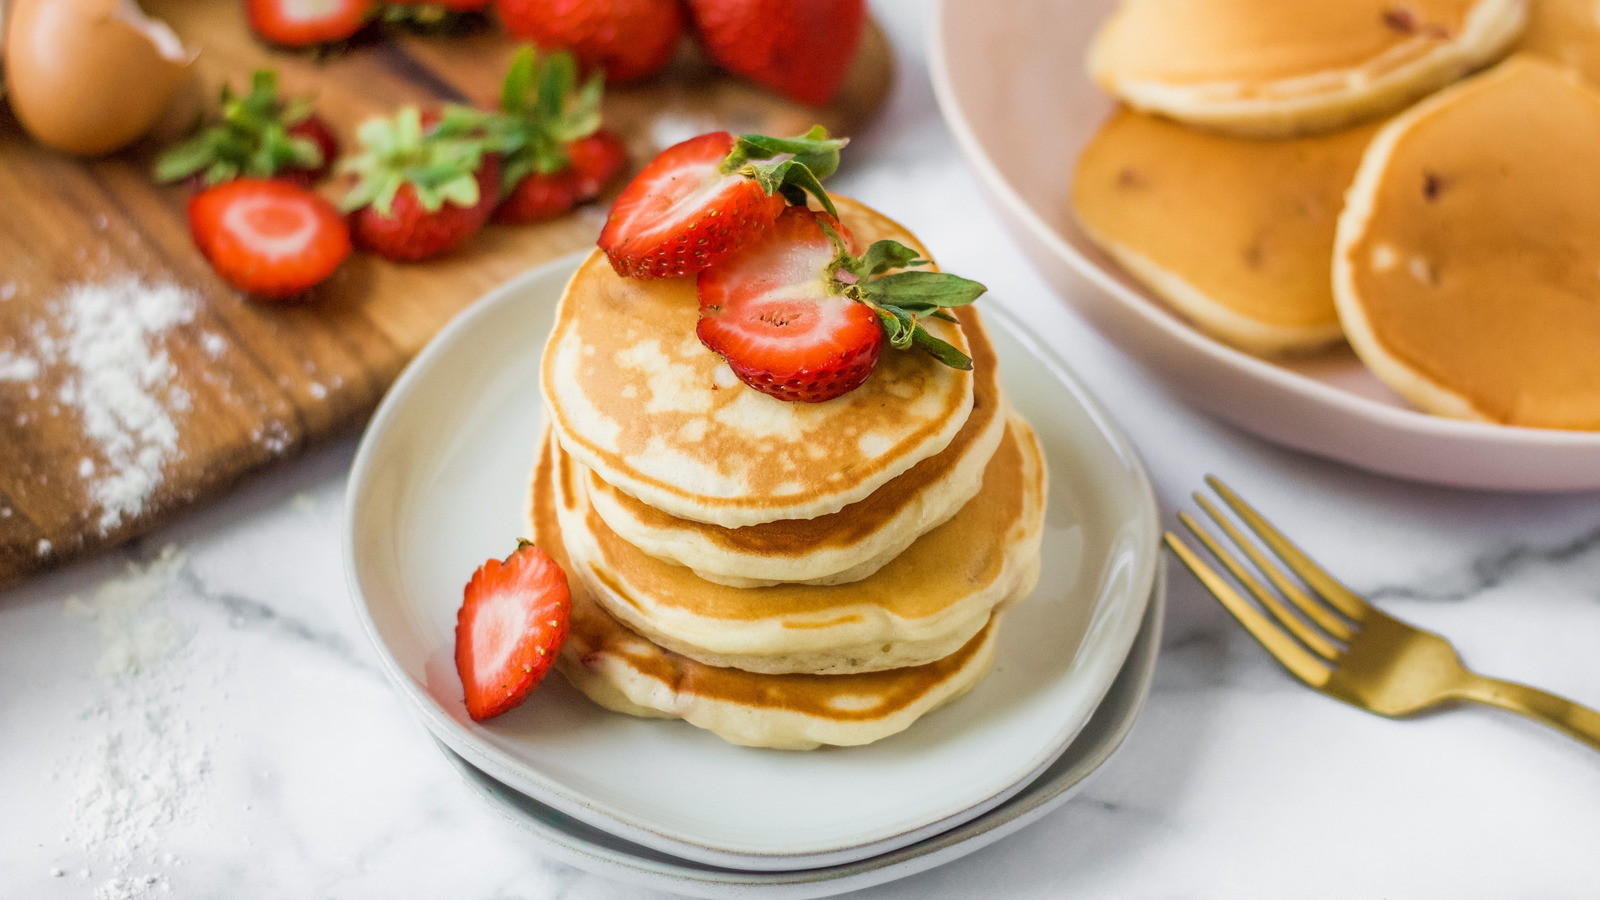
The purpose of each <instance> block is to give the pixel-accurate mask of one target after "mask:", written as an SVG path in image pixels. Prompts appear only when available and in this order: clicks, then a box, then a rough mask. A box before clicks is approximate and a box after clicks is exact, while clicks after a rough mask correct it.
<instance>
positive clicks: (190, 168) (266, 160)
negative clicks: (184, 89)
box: [155, 69, 324, 187]
mask: <svg viewBox="0 0 1600 900" xmlns="http://www.w3.org/2000/svg"><path fill="white" fill-rule="evenodd" d="M220 103H221V113H220V116H219V117H218V121H217V122H216V123H215V124H212V125H208V126H206V127H204V128H202V129H200V130H199V131H197V132H196V133H195V135H194V136H193V137H191V138H189V139H188V140H186V141H182V142H180V143H177V144H174V145H173V146H171V147H168V148H167V149H166V150H165V151H163V152H162V154H161V156H160V157H158V158H157V159H156V166H155V177H156V180H157V181H161V182H168V181H177V180H179V179H182V178H187V177H189V176H190V175H194V174H196V173H200V172H203V173H205V174H204V179H205V183H206V186H207V187H210V186H213V185H217V184H221V183H222V182H224V181H231V180H233V179H235V178H238V177H239V176H240V175H248V176H250V177H252V178H271V177H272V176H274V175H276V174H278V173H279V172H280V171H283V170H284V169H305V170H307V171H310V170H313V169H317V168H318V167H320V166H321V165H322V163H323V162H324V160H323V159H322V148H321V147H319V146H318V145H317V142H316V141H313V140H311V139H309V138H304V137H296V136H294V135H291V134H289V131H288V129H289V128H291V127H293V126H295V125H298V124H300V123H301V122H303V121H305V120H306V119H307V118H309V117H310V116H311V99H310V98H309V97H295V98H292V99H289V100H284V99H283V98H281V97H279V96H278V74H277V73H276V72H274V71H273V70H271V69H257V70H255V72H253V73H252V74H251V76H250V92H249V93H247V94H244V95H243V96H239V95H236V94H234V93H233V89H232V88H230V87H229V86H228V85H227V83H224V84H223V85H222V91H221V100H220Z"/></svg>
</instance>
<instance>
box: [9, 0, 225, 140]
mask: <svg viewBox="0 0 1600 900" xmlns="http://www.w3.org/2000/svg"><path fill="white" fill-rule="evenodd" d="M9 6H10V9H9V15H8V18H9V19H10V22H9V23H8V27H7V29H6V36H5V73H6V82H7V84H8V86H9V97H10V101H11V109H12V112H14V113H15V114H16V116H17V119H18V121H20V122H21V123H22V126H23V127H24V128H25V129H27V131H28V133H29V134H31V135H33V137H34V138H35V139H36V140H38V141H39V142H40V143H42V144H45V145H47V146H50V147H55V148H56V149H58V150H64V151H66V152H68V153H76V154H80V155H83V156H98V155H100V154H103V153H109V152H111V151H112V150H115V149H117V148H119V147H122V146H124V145H126V144H128V143H130V142H132V141H134V140H135V139H137V138H138V137H140V136H141V135H143V134H144V133H145V132H146V131H148V130H149V129H150V127H151V126H152V125H153V124H155V122H156V120H157V119H159V118H160V117H161V113H162V110H163V109H165V108H166V105H167V101H168V100H169V99H170V98H171V97H172V93H173V91H175V90H176V89H177V88H178V86H179V85H180V84H181V83H182V82H183V80H184V77H185V75H186V73H187V71H188V68H189V65H190V63H192V62H193V61H194V57H193V55H192V54H189V53H186V52H184V50H183V49H182V47H181V46H179V45H178V43H177V40H176V38H175V37H173V36H172V34H171V32H170V31H168V30H166V28H165V26H162V25H157V26H155V28H156V30H158V31H159V32H164V34H161V35H160V36H159V37H157V36H153V35H152V34H150V33H147V31H148V29H147V28H146V27H145V24H144V23H147V22H148V21H149V20H146V19H145V18H144V15H143V13H141V12H140V11H139V8H138V6H137V5H136V4H135V3H133V2H132V0H13V2H11V3H10V4H9Z"/></svg>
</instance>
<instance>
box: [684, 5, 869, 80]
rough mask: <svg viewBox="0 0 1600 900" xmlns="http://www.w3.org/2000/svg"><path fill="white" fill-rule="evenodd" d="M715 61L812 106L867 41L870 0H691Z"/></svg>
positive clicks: (694, 16) (698, 27)
mask: <svg viewBox="0 0 1600 900" xmlns="http://www.w3.org/2000/svg"><path fill="white" fill-rule="evenodd" d="M689 15H690V17H691V18H692V19H693V20H694V27H695V29H696V30H697V31H698V33H699V35H700V41H701V43H703V44H704V45H705V48H706V52H707V53H708V54H709V55H710V56H711V59H712V60H713V61H715V62H716V63H717V64H718V65H720V66H722V67H723V68H724V69H727V70H728V71H730V72H732V73H734V74H735V75H743V76H744V77H746V78H748V79H750V80H751V81H754V82H756V83H757V84H761V85H765V86H766V87H769V88H772V89H774V90H776V91H778V92H779V93H781V94H783V95H784V96H786V97H790V98H792V99H794V100H798V101H800V102H801V103H806V104H810V105H811V106H822V105H823V104H825V103H827V102H828V100H829V98H831V97H832V96H833V95H834V92H835V91H837V90H838V89H839V85H840V84H841V83H842V82H843V81H844V76H845V72H846V71H847V70H848V69H849V68H850V61H851V60H852V59H854V58H855V55H856V46H857V45H858V44H859V43H860V41H861V26H862V23H863V22H864V21H865V19H866V4H865V2H864V0H689Z"/></svg>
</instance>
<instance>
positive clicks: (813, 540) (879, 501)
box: [585, 299, 1332, 587]
mask: <svg viewBox="0 0 1600 900" xmlns="http://www.w3.org/2000/svg"><path fill="white" fill-rule="evenodd" d="M1329 305H1330V307H1331V305H1332V300H1331V299H1330V300H1329ZM963 330H964V331H965V332H966V335H967V341H968V343H969V344H970V346H971V348H972V370H973V393H972V412H971V413H970V414H969V415H968V416H967V421H966V423H965V424H964V425H962V426H961V430H960V431H958V432H956V436H955V438H954V439H952V440H951V441H950V443H949V445H948V446H946V447H945V448H944V449H943V450H941V451H940V452H939V453H938V454H936V455H934V456H930V457H928V458H927V459H924V460H922V461H921V462H919V463H917V464H916V465H914V466H912V467H911V468H910V469H908V470H906V471H905V472H904V473H902V474H901V475H899V476H897V477H895V478H894V479H892V480H890V481H889V482H888V483H887V484H885V485H884V486H883V487H880V488H878V489H877V490H875V491H873V492H872V494H871V496H869V497H867V498H866V499H864V500H858V501H856V502H855V503H852V504H850V505H849V506H846V507H845V508H844V509H841V510H839V511H838V512H836V513H831V514H829V515H825V516H817V517H816V518H814V519H782V520H779V521H777V522H767V523H764V524H761V525H746V526H745V527H743V528H724V527H722V526H720V525H709V524H706V523H704V522H695V521H691V520H689V519H679V518H677V517H675V516H671V515H668V514H666V513H664V512H661V511H660V510H658V509H655V508H654V507H651V506H647V505H645V504H644V503H642V502H640V501H639V500H637V499H635V498H633V497H630V496H628V495H627V494H626V493H624V492H622V491H620V490H617V489H616V488H614V487H612V486H611V485H609V484H606V483H605V482H604V481H602V480H601V479H600V478H599V476H597V475H595V474H594V473H593V472H589V471H588V470H585V472H586V473H587V476H588V483H587V486H586V487H587V493H588V496H589V500H590V502H591V503H593V504H594V507H595V511H596V512H597V513H599V514H600V518H601V519H603V520H605V523H606V525H607V526H608V527H610V528H611V530H612V531H614V532H616V533H617V535H618V536H619V537H621V538H622V539H623V540H625V541H627V542H628V543H630V544H632V545H633V546H635V547H637V548H639V549H640V550H642V551H644V552H645V553H647V554H649V555H651V556H654V557H656V558H657V559H663V560H666V561H668V562H673V563H677V564H679V565H684V566H688V567H689V568H691V569H693V570H694V573H695V574H696V575H698V576H700V577H701V578H704V579H706V580H707V581H712V582H716V583H718V584H725V585H732V586H734V587H761V586H765V585H771V584H778V583H780V582H804V583H809V584H843V583H846V582H850V581H859V580H860V579H862V578H865V577H867V576H868V575H871V574H872V573H873V572H876V571H877V570H878V569H880V568H882V567H883V565H884V564H885V563H887V562H888V561H889V560H891V559H893V558H894V557H895V556H897V555H899V553H900V552H901V551H902V550H904V549H905V548H906V547H908V546H910V545H911V542H912V541H914V540H916V539H917V538H918V537H919V536H920V535H922V534H924V533H925V532H927V531H929V530H930V529H932V528H934V527H936V526H938V525H940V524H942V523H944V522H945V521H946V520H948V519H949V518H950V517H951V516H953V515H955V513H956V510H958V509H960V508H961V507H962V505H964V504H965V503H966V502H967V501H968V500H971V499H972V497H973V495H975V494H976V493H978V488H979V487H980V486H981V485H982V484H983V470H984V468H985V466H986V465H987V463H988V461H989V457H990V456H992V455H993V454H994V451H995V448H996V447H998V446H999V445H1000V439H1001V436H1002V435H1003V434H1004V433H1005V427H1006V425H1005V422H1006V410H1005V406H1006V403H1005V398H1004V397H1003V396H1002V395H1001V392H1000V368H999V364H998V363H999V361H998V360H997V359H996V358H995V355H994V347H993V346H992V345H991V344H990V343H989V338H988V336H987V335H986V334H985V332H984V329H983V327H982V325H980V324H979V322H978V320H977V319H976V317H975V316H974V315H969V316H967V317H966V318H965V320H964V324H963Z"/></svg>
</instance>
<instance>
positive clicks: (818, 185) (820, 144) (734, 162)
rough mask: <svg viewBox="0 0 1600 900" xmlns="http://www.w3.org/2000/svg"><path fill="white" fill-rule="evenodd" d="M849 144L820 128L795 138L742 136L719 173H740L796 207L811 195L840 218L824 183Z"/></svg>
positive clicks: (762, 135)
mask: <svg viewBox="0 0 1600 900" xmlns="http://www.w3.org/2000/svg"><path fill="white" fill-rule="evenodd" d="M849 142H850V139H849V138H829V137H828V131H827V129H825V128H823V127H822V126H821V125H816V126H813V127H812V129H811V130H810V131H808V132H806V133H805V134H803V135H801V136H799V137H794V138H775V137H768V136H767V135H764V134H742V135H740V136H739V137H738V139H737V140H735V141H734V143H733V150H732V151H730V152H729V153H728V156H727V158H726V159H724V160H723V161H722V164H721V165H720V166H718V171H719V172H721V173H722V174H724V175H731V174H733V173H734V172H738V173H739V174H740V175H743V176H745V177H746V178H749V179H752V180H753V181H755V182H756V183H757V184H759V185H761V189H762V190H763V191H766V192H767V193H768V194H777V193H782V194H783V197H784V199H785V200H787V201H789V202H790V203H792V204H794V205H795V206H801V205H804V203H805V195H807V194H810V195H811V196H813V197H816V198H817V202H819V203H821V204H822V208H823V209H826V210H827V211H828V214H829V215H832V216H834V217H835V218H837V217H838V215H839V213H838V211H837V210H835V209H834V206H833V200H832V199H831V198H829V196H828V192H827V191H826V190H824V189H823V187H822V179H824V178H826V177H828V176H829V175H832V174H833V173H834V171H835V170H837V169H838V168H839V151H840V149H842V148H843V147H844V146H845V145H846V144H848V143H849Z"/></svg>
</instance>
